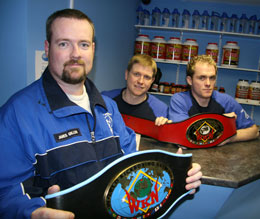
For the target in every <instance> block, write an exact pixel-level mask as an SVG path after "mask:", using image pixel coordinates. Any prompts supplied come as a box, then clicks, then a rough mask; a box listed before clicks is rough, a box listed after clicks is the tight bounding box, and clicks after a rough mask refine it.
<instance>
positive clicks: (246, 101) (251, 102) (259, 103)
mask: <svg viewBox="0 0 260 219" xmlns="http://www.w3.org/2000/svg"><path fill="white" fill-rule="evenodd" d="M148 93H149V94H153V95H161V96H172V94H166V93H161V92H148ZM235 99H236V101H237V102H238V103H240V104H246V105H253V106H260V100H250V99H241V98H235Z"/></svg>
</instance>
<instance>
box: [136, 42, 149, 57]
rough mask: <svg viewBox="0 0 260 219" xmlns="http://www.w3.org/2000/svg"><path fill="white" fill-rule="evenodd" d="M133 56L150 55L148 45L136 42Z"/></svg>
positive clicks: (147, 43)
mask: <svg viewBox="0 0 260 219" xmlns="http://www.w3.org/2000/svg"><path fill="white" fill-rule="evenodd" d="M134 54H146V55H150V43H149V42H144V41H136V42H135V52H134Z"/></svg>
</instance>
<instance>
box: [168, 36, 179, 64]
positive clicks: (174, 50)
mask: <svg viewBox="0 0 260 219" xmlns="http://www.w3.org/2000/svg"><path fill="white" fill-rule="evenodd" d="M181 53H182V44H181V40H180V38H178V37H170V40H169V41H167V44H166V53H165V60H166V61H168V62H176V63H178V62H180V61H181Z"/></svg>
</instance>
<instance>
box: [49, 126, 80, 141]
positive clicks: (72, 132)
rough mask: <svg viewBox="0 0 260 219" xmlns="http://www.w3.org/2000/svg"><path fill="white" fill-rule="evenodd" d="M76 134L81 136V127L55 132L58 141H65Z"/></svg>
mask: <svg viewBox="0 0 260 219" xmlns="http://www.w3.org/2000/svg"><path fill="white" fill-rule="evenodd" d="M75 136H81V132H80V130H79V129H70V130H67V131H65V132H61V133H57V134H54V138H55V140H56V142H61V141H65V140H68V139H70V138H73V137H75Z"/></svg>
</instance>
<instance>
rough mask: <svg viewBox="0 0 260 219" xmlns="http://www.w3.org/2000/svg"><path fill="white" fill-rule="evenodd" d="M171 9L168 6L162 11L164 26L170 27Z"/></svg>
mask: <svg viewBox="0 0 260 219" xmlns="http://www.w3.org/2000/svg"><path fill="white" fill-rule="evenodd" d="M170 14H171V13H170V11H169V9H168V8H164V10H163V12H162V26H163V27H168V26H169V24H170Z"/></svg>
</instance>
